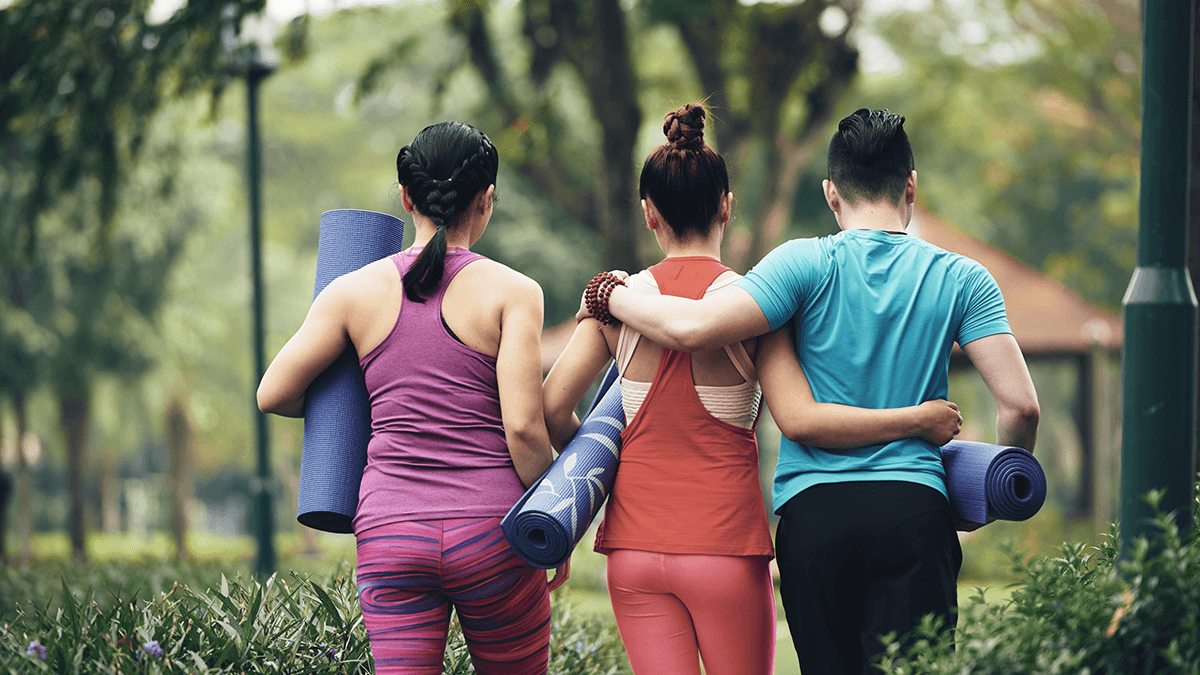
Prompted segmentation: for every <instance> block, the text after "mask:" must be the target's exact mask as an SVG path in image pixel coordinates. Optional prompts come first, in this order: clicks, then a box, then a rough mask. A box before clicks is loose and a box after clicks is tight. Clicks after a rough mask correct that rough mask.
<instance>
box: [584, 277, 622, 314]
mask: <svg viewBox="0 0 1200 675" xmlns="http://www.w3.org/2000/svg"><path fill="white" fill-rule="evenodd" d="M624 285H625V280H624V279H621V278H620V277H618V276H617V275H615V274H613V273H612V272H601V273H600V274H597V275H596V276H594V277H592V280H591V281H589V282H588V285H587V288H585V289H584V291H583V302H584V306H586V307H587V310H588V312H589V313H590V314H591V315H592V318H594V319H596V320H597V321H599V322H600V323H602V324H604V325H605V326H607V325H609V324H611V323H612V322H613V321H615V319H614V318H613V315H612V314H611V313H609V311H608V299H609V296H611V295H612V291H613V289H614V288H616V287H617V286H624Z"/></svg>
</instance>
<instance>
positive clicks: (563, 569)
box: [546, 556, 571, 591]
mask: <svg viewBox="0 0 1200 675" xmlns="http://www.w3.org/2000/svg"><path fill="white" fill-rule="evenodd" d="M569 578H571V558H570V556H567V561H566V562H565V563H563V564H561V565H559V566H558V567H557V568H555V570H554V578H552V579H550V581H549V582H548V584H547V586H546V588H547V590H550V591H553V590H555V589H557V588H558V587H559V586H562V585H563V584H565V583H567V579H569Z"/></svg>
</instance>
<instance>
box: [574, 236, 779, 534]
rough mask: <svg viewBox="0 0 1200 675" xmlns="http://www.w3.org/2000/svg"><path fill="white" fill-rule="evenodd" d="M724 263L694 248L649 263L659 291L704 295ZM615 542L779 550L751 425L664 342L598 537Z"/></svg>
mask: <svg viewBox="0 0 1200 675" xmlns="http://www.w3.org/2000/svg"><path fill="white" fill-rule="evenodd" d="M726 269H728V268H726V267H725V266H724V265H722V264H721V263H720V261H717V260H714V259H712V258H697V257H690V258H675V259H673V258H667V259H666V260H663V261H662V262H661V263H659V264H657V265H655V266H654V267H651V268H650V271H651V272H652V273H653V274H654V279H655V281H656V282H657V284H658V288H659V292H661V293H662V294H664V295H676V296H681V297H685V298H691V299H699V298H700V297H702V296H703V295H704V292H705V291H706V290H707V289H708V287H709V285H711V284H712V282H713V281H715V280H716V278H717V277H718V276H720V275H721V274H722V273H723V272H724V271H725V270H726ZM614 386H615V385H614ZM755 426H757V424H756V425H755ZM615 549H634V550H639V551H654V552H658V553H676V554H694V555H732V556H758V555H762V556H772V555H774V550H773V549H772V547H771V535H770V532H769V530H768V529H767V512H766V507H765V506H764V504H763V496H762V488H761V487H760V485H759V473H758V441H757V440H756V438H755V436H754V430H753V429H743V428H741V427H738V426H735V425H732V424H729V423H728V422H723V421H721V420H719V419H717V418H715V417H713V415H712V414H711V413H710V412H708V410H706V409H705V408H704V404H703V403H701V402H700V397H699V395H698V394H697V393H696V387H695V384H694V382H693V379H692V358H691V355H690V354H688V353H686V352H677V351H674V350H671V349H663V352H662V359H661V360H660V361H659V364H658V371H657V372H656V373H655V375H654V382H653V383H652V384H651V385H650V391H649V392H648V393H647V394H646V399H645V401H644V402H643V403H642V406H641V408H640V409H639V410H638V412H637V414H636V415H635V416H634V418H633V419H632V420H630V421H629V423H628V425H627V426H626V427H625V431H623V432H622V433H621V461H620V464H618V466H617V475H616V477H615V478H614V480H613V487H612V492H611V494H610V495H609V498H608V505H607V506H606V507H605V514H604V520H603V521H601V523H600V527H599V530H598V532H597V534H596V543H595V550H596V551H598V552H600V553H608V552H610V551H612V550H615Z"/></svg>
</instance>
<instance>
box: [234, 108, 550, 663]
mask: <svg viewBox="0 0 1200 675" xmlns="http://www.w3.org/2000/svg"><path fill="white" fill-rule="evenodd" d="M498 166H499V156H498V153H497V152H496V148H495V147H494V146H493V145H492V143H491V141H490V140H489V139H488V138H487V136H486V135H484V134H483V133H482V132H480V131H479V130H477V129H475V128H474V127H471V126H469V125H466V124H462V123H459V122H443V123H441V124H435V125H432V126H430V127H426V128H425V129H424V130H423V131H421V133H419V134H418V135H417V137H416V138H415V139H414V140H413V142H412V143H411V144H410V145H407V146H405V147H404V148H402V149H401V150H400V152H399V155H398V156H397V158H396V170H397V177H398V180H399V183H400V198H401V201H402V203H403V204H404V208H405V210H407V211H409V212H410V213H411V214H412V221H413V225H414V226H415V229H416V237H415V239H414V241H413V245H412V247H411V248H409V249H408V250H406V251H403V252H401V253H399V254H397V255H395V256H392V257H390V258H385V259H383V260H379V261H376V262H373V263H371V264H368V265H366V266H365V267H363V268H362V269H360V270H358V271H355V272H351V273H349V274H346V275H343V276H341V277H339V278H338V279H336V280H334V281H333V282H332V283H330V284H329V285H328V286H326V288H325V289H324V290H322V291H321V293H320V294H319V295H318V296H317V298H316V299H315V300H314V301H313V305H312V308H311V309H310V310H309V313H308V316H307V318H305V320H304V323H303V325H302V326H301V327H300V329H299V330H298V331H297V332H296V334H295V335H294V336H293V337H292V338H291V339H290V340H289V341H288V342H287V344H286V345H284V347H283V349H281V350H280V352H279V354H278V355H277V356H276V357H275V360H274V361H273V362H272V363H271V366H270V367H269V368H268V369H267V372H266V373H265V374H264V375H263V379H262V382H261V384H260V385H259V389H258V403H259V407H260V408H261V409H262V410H263V411H265V412H274V413H278V414H281V415H286V416H291V417H300V416H302V415H303V411H304V392H305V390H306V389H307V387H308V385H309V384H310V383H311V382H312V381H313V379H314V378H315V377H316V376H317V375H318V374H320V373H321V371H323V370H324V369H325V368H326V367H328V366H329V365H330V364H331V363H333V361H334V360H335V359H336V358H337V357H338V356H339V355H341V354H342V353H343V352H344V351H345V350H346V349H347V348H351V347H353V348H354V350H355V351H356V353H357V354H358V357H359V363H360V365H361V366H362V368H363V376H364V379H365V381H366V384H367V392H368V395H369V397H370V402H371V427H372V428H371V431H372V433H371V441H370V444H369V445H368V449H367V467H366V469H365V471H364V473H363V480H362V486H361V488H360V490H359V503H358V511H357V513H356V515H355V518H354V531H355V536H356V537H357V539H358V561H357V582H358V590H359V602H360V604H361V605H362V610H363V619H364V623H365V624H366V627H367V632H368V635H369V636H370V639H371V653H372V655H373V657H374V661H375V670H376V672H378V673H430V674H433V673H440V672H441V666H442V655H443V652H444V650H445V640H446V632H447V628H448V625H449V619H450V611H451V609H453V610H455V612H456V613H457V615H458V617H459V620H460V623H461V625H462V628H463V633H464V635H465V637H466V640H467V645H468V647H469V648H470V651H471V658H472V661H473V663H474V665H475V670H476V672H479V673H481V674H482V673H490V674H497V675H500V674H510V673H511V674H518V673H520V674H528V675H536V674H538V673H545V672H546V667H547V660H548V656H549V649H548V646H549V635H550V604H549V597H548V592H549V590H552V589H553V588H554V587H556V586H557V585H558V584H561V583H562V582H563V581H565V580H566V570H560V574H558V575H556V577H555V579H554V580H553V581H552V582H551V583H550V584H547V581H546V574H545V572H544V571H543V570H540V569H537V568H534V567H531V566H530V565H528V564H526V563H525V562H524V561H522V560H521V559H520V558H519V557H517V555H516V554H515V553H514V552H513V550H512V549H511V548H510V547H509V545H508V542H507V541H506V540H505V538H504V536H503V534H502V532H501V531H500V527H499V525H500V519H501V517H503V516H504V514H505V513H506V512H507V511H508V509H509V508H510V507H511V506H512V505H513V504H514V503H515V502H516V501H517V499H518V498H520V496H521V494H522V493H523V491H524V489H525V488H526V487H528V486H530V485H531V484H532V483H533V482H534V481H535V480H536V479H537V478H538V477H539V476H540V475H541V474H542V473H543V472H544V471H545V470H546V468H547V467H549V465H550V461H551V449H550V441H549V437H548V435H547V431H546V426H545V421H544V417H543V410H542V396H541V349H540V343H541V330H542V292H541V288H540V287H539V286H538V285H537V283H536V282H534V281H533V280H532V279H530V278H528V277H526V276H525V275H523V274H520V273H518V272H516V271H514V270H512V269H510V268H508V267H506V266H504V265H501V264H500V263H497V262H494V261H492V260H489V259H487V258H485V257H483V256H481V255H478V254H475V253H472V252H471V251H470V248H471V246H472V245H473V244H474V243H475V242H476V241H477V240H478V239H479V238H480V237H481V236H482V235H483V233H484V230H485V229H486V228H487V225H488V221H489V219H490V218H491V215H492V203H493V195H494V194H495V183H496V172H497V169H498Z"/></svg>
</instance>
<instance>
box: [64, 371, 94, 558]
mask: <svg viewBox="0 0 1200 675" xmlns="http://www.w3.org/2000/svg"><path fill="white" fill-rule="evenodd" d="M58 417H59V422H60V423H61V424H62V430H63V437H64V439H65V441H66V445H67V447H66V450H67V494H68V498H69V499H70V502H71V503H70V508H69V509H68V511H67V535H68V536H69V537H70V539H71V559H72V560H73V561H74V562H75V563H77V564H78V563H84V562H87V540H86V537H87V522H86V520H85V516H86V513H85V511H86V509H85V498H84V497H85V495H84V491H83V472H84V463H85V462H86V461H87V440H88V431H89V429H90V427H91V401H89V400H88V395H87V394H86V393H79V392H69V393H61V394H59V398H58Z"/></svg>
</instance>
